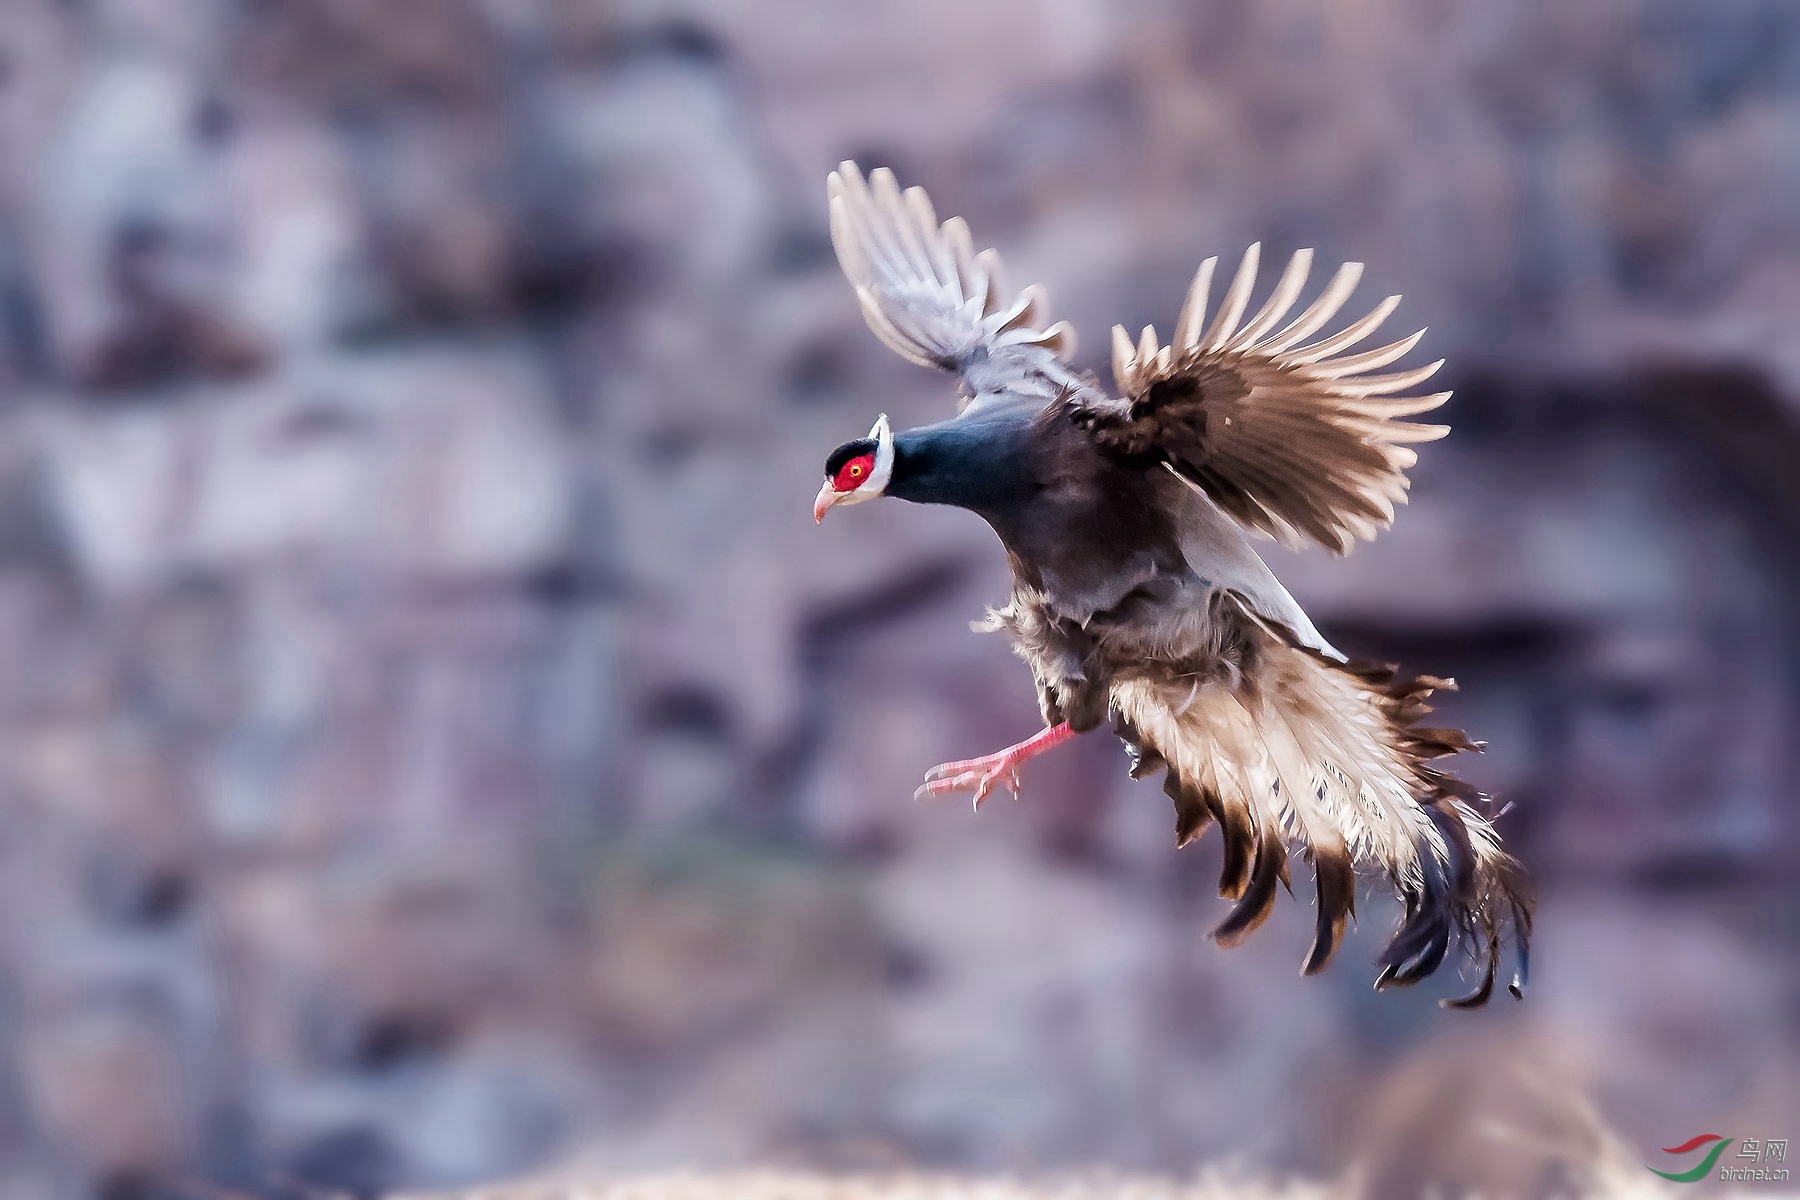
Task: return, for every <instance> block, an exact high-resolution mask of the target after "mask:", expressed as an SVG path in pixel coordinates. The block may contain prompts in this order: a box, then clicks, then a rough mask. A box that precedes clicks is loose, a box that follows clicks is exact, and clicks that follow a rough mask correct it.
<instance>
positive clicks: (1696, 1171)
mask: <svg viewBox="0 0 1800 1200" xmlns="http://www.w3.org/2000/svg"><path fill="white" fill-rule="evenodd" d="M1733 1142H1736V1143H1737V1148H1738V1149H1737V1153H1736V1154H1734V1155H1733V1156H1732V1161H1731V1162H1729V1163H1727V1164H1726V1165H1724V1166H1722V1167H1718V1162H1719V1155H1721V1154H1723V1153H1725V1148H1726V1147H1727V1146H1729V1145H1731V1144H1732V1143H1733ZM1702 1146H1705V1147H1707V1151H1706V1155H1705V1157H1703V1158H1701V1160H1700V1161H1699V1163H1698V1164H1696V1165H1695V1166H1693V1167H1690V1168H1689V1169H1687V1170H1685V1171H1657V1170H1656V1168H1655V1167H1651V1168H1650V1170H1652V1171H1655V1172H1656V1174H1658V1175H1661V1176H1662V1177H1663V1178H1664V1179H1672V1180H1674V1181H1675V1182H1676V1183H1698V1182H1700V1181H1701V1180H1702V1179H1705V1178H1706V1177H1707V1176H1709V1175H1711V1174H1712V1173H1713V1168H1714V1167H1718V1172H1719V1178H1720V1179H1722V1180H1728V1181H1737V1182H1740V1183H1785V1182H1787V1179H1788V1171H1787V1167H1785V1166H1779V1167H1775V1166H1770V1165H1768V1164H1770V1163H1785V1162H1787V1148H1788V1143H1787V1139H1786V1138H1753V1137H1747V1138H1728V1137H1720V1136H1719V1135H1718V1134H1716V1133H1703V1134H1701V1135H1700V1136H1699V1137H1693V1138H1689V1139H1688V1140H1687V1141H1685V1142H1683V1143H1681V1145H1679V1146H1664V1147H1663V1153H1664V1154H1692V1153H1693V1152H1694V1151H1696V1150H1698V1149H1700V1147H1702Z"/></svg>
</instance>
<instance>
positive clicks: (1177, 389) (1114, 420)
mask: <svg viewBox="0 0 1800 1200" xmlns="http://www.w3.org/2000/svg"><path fill="white" fill-rule="evenodd" d="M1258 253H1259V247H1258V246H1251V247H1250V249H1249V250H1248V251H1247V252H1246V253H1245V254H1244V260H1243V263H1242V264H1241V265H1240V266H1239V267H1238V270H1237V274H1236V276H1235V277H1233V279H1232V281H1231V286H1230V287H1229V288H1227V289H1226V292H1225V297H1224V301H1223V303H1222V304H1221V306H1220V308H1219V310H1218V313H1217V315H1215V316H1214V317H1213V319H1212V321H1211V323H1210V324H1209V323H1208V322H1207V319H1206V307H1207V293H1208V291H1209V289H1210V286H1211V283H1212V275H1213V268H1214V266H1215V265H1216V264H1217V262H1218V260H1217V259H1214V258H1209V259H1207V260H1206V262H1205V263H1203V264H1202V265H1201V267H1200V270H1199V272H1198V273H1197V274H1196V275H1195V276H1194V283H1193V287H1192V288H1191V289H1190V290H1189V291H1188V297H1187V303H1186V304H1184V305H1183V306H1182V310H1181V316H1180V318H1179V320H1178V321H1177V322H1176V330H1175V335H1174V338H1173V340H1172V342H1171V343H1170V344H1169V345H1168V346H1162V345H1159V344H1158V342H1157V340H1156V331H1155V329H1154V328H1149V327H1146V328H1145V330H1144V333H1143V337H1142V338H1141V339H1140V341H1139V342H1138V344H1137V345H1135V346H1134V345H1133V344H1132V342H1131V339H1130V337H1129V336H1127V334H1126V333H1125V330H1124V329H1122V328H1120V327H1118V326H1114V327H1113V376H1114V378H1115V380H1116V382H1117V384H1118V388H1119V390H1120V392H1121V393H1123V394H1122V395H1121V396H1120V397H1119V398H1117V399H1113V398H1111V397H1101V396H1099V395H1097V393H1096V392H1095V391H1092V390H1090V391H1088V392H1085V393H1083V394H1082V395H1080V396H1078V397H1077V398H1076V400H1075V403H1074V405H1073V407H1072V409H1071V415H1072V417H1073V418H1074V419H1075V421H1076V422H1077V423H1078V424H1080V425H1082V426H1083V427H1084V428H1086V429H1087V430H1088V431H1089V433H1090V435H1091V436H1092V437H1093V438H1094V440H1095V441H1096V442H1097V443H1098V444H1099V445H1100V447H1101V448H1102V449H1104V450H1107V451H1110V452H1113V453H1119V454H1125V455H1131V456H1148V457H1151V458H1153V459H1160V460H1161V461H1162V462H1163V463H1164V464H1166V465H1167V466H1168V468H1169V469H1170V470H1172V471H1174V472H1175V473H1176V474H1177V475H1179V476H1181V477H1182V478H1183V479H1185V480H1187V481H1188V482H1189V483H1190V484H1192V485H1194V486H1196V487H1198V488H1200V489H1201V490H1202V491H1204V492H1205V493H1206V494H1207V495H1208V496H1210V497H1212V499H1213V500H1214V501H1215V502H1216V503H1217V504H1218V505H1219V507H1221V508H1223V509H1224V510H1225V511H1226V512H1228V513H1230V514H1231V515H1232V516H1233V517H1235V518H1236V519H1237V520H1238V521H1240V522H1241V523H1243V524H1244V525H1247V526H1249V527H1250V528H1252V529H1257V530H1261V531H1262V532H1264V533H1267V534H1270V535H1272V536H1274V537H1277V538H1279V539H1281V540H1282V541H1284V542H1287V543H1289V544H1290V545H1292V544H1297V543H1298V542H1300V541H1301V540H1302V539H1311V540H1312V541H1315V542H1318V543H1319V544H1320V545H1322V546H1326V547H1329V548H1330V549H1332V550H1335V551H1337V552H1338V553H1340V554H1343V553H1347V552H1348V551H1349V549H1350V547H1351V546H1352V545H1353V544H1354V541H1355V539H1356V538H1359V537H1360V538H1365V539H1369V538H1373V537H1375V535H1376V534H1377V533H1378V532H1379V531H1380V530H1382V529H1385V528H1386V527H1387V526H1388V524H1389V523H1390V522H1392V521H1393V519H1394V506H1395V505H1396V504H1403V503H1405V502H1406V488H1407V480H1406V471H1407V469H1408V468H1410V467H1411V466H1412V465H1413V464H1414V463H1416V462H1417V461H1418V456H1417V455H1416V454H1415V453H1414V452H1413V451H1412V450H1411V448H1410V447H1408V446H1407V445H1406V443H1409V442H1428V441H1433V440H1435V439H1437V438H1440V437H1443V436H1444V434H1446V433H1448V432H1449V431H1450V430H1449V427H1448V426H1446V425H1420V424H1416V423H1413V422H1410V421H1403V420H1400V419H1399V418H1401V417H1407V416H1412V415H1413V414H1415V413H1422V412H1428V411H1430V410H1431V409H1434V408H1437V407H1438V406H1439V405H1441V404H1442V403H1443V402H1444V401H1446V400H1448V399H1449V398H1450V393H1449V392H1436V393H1433V394H1431V395H1425V396H1406V395H1401V394H1399V393H1403V392H1405V391H1407V390H1408V389H1410V388H1412V387H1414V386H1415V385H1417V384H1419V383H1422V382H1424V381H1425V380H1426V379H1428V378H1430V377H1431V376H1432V375H1433V374H1435V373H1436V371H1437V369H1438V368H1439V367H1440V366H1442V365H1443V361H1442V360H1441V359H1440V360H1439V361H1437V362H1434V363H1431V364H1429V365H1427V366H1423V367H1418V368H1416V369H1414V370H1407V371H1397V372H1393V373H1389V374H1371V372H1374V371H1376V370H1377V369H1378V368H1381V367H1385V366H1387V365H1388V364H1390V363H1392V362H1394V361H1396V360H1398V359H1399V358H1400V357H1401V356H1402V355H1404V354H1406V352H1407V351H1409V350H1411V349H1412V348H1413V346H1414V345H1416V344H1417V343H1418V340H1419V338H1420V337H1422V336H1423V335H1424V333H1425V331H1424V330H1423V329H1421V330H1419V332H1418V333H1415V334H1413V335H1412V336H1410V337H1405V338H1402V339H1400V340H1399V341H1397V342H1393V343H1391V344H1390V345H1386V346H1383V347H1381V348H1380V349H1378V350H1366V351H1363V352H1362V353H1359V354H1346V353H1344V352H1345V351H1346V350H1348V349H1350V347H1352V346H1354V345H1356V344H1357V343H1358V342H1361V341H1362V340H1363V339H1365V338H1367V337H1368V336H1369V335H1370V334H1371V333H1373V332H1374V331H1375V329H1376V328H1377V327H1378V326H1379V325H1380V324H1381V323H1382V322H1383V321H1384V320H1386V319H1387V317H1388V315H1389V314H1390V313H1392V312H1393V311H1394V306H1395V305H1397V304H1399V302H1400V297H1398V296H1389V297H1388V298H1387V299H1386V300H1383V301H1382V302H1381V303H1380V304H1379V305H1377V306H1376V308H1375V310H1374V311H1373V312H1371V313H1369V314H1368V315H1367V316H1365V317H1363V318H1361V319H1360V320H1358V321H1354V322H1352V323H1351V324H1349V325H1347V326H1345V327H1344V328H1343V329H1341V330H1339V331H1338V332H1337V333H1334V334H1332V335H1330V336H1329V337H1323V338H1319V339H1317V340H1316V341H1315V340H1309V339H1312V338H1313V336H1314V335H1315V334H1317V333H1318V331H1319V330H1320V329H1322V328H1324V326H1325V324H1326V323H1327V322H1328V321H1330V320H1331V318H1332V317H1333V316H1334V315H1336V313H1337V311H1338V309H1339V308H1341V307H1342V306H1343V304H1344V301H1346V300H1347V299H1349V297H1350V293H1351V291H1352V290H1354V289H1355V287H1356V284H1357V280H1358V279H1359V278H1360V277H1361V275H1362V264H1361V263H1346V264H1344V266H1342V267H1340V268H1339V269H1338V272H1337V274H1336V275H1335V276H1334V277H1333V278H1332V280H1331V282H1330V283H1328V284H1327V285H1326V286H1325V290H1324V291H1323V292H1322V293H1320V295H1319V297H1318V299H1317V300H1315V301H1313V303H1312V304H1311V305H1310V306H1308V307H1307V308H1306V309H1305V310H1304V311H1303V312H1301V313H1300V315H1299V316H1297V317H1295V318H1293V319H1292V320H1291V321H1288V322H1287V323H1286V324H1285V325H1283V324H1282V323H1281V322H1282V320H1283V318H1285V317H1286V316H1287V314H1288V311H1289V309H1291V308H1292V307H1293V305H1294V302H1295V301H1296V300H1297V299H1299V296H1300V292H1301V289H1302V288H1304V287H1305V286H1306V276H1307V272H1308V269H1309V268H1310V267H1311V265H1312V251H1310V250H1302V251H1300V252H1299V253H1298V254H1295V255H1294V257H1293V259H1292V260H1291V261H1289V263H1288V265H1287V269H1286V270H1284V271H1283V272H1282V274H1281V278H1280V280H1279V281H1277V283H1276V284H1275V290H1274V292H1273V293H1271V294H1270V296H1269V298H1268V300H1267V301H1266V302H1265V303H1264V304H1263V306H1262V308H1261V309H1259V310H1258V311H1257V313H1256V315H1255V316H1253V317H1251V318H1250V319H1249V320H1248V321H1243V320H1242V318H1243V316H1244V313H1245V311H1246V309H1247V308H1248V307H1249V301H1250V293H1251V290H1252V288H1253V287H1254V286H1255V282H1256V265H1257V257H1258ZM1240 322H1241V323H1240Z"/></svg>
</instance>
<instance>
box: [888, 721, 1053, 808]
mask: <svg viewBox="0 0 1800 1200" xmlns="http://www.w3.org/2000/svg"><path fill="white" fill-rule="evenodd" d="M1074 736H1075V731H1074V730H1073V729H1070V728H1069V723H1068V722H1067V721H1064V722H1063V723H1062V724H1060V725H1052V726H1051V727H1050V728H1048V729H1043V730H1039V731H1038V732H1037V733H1035V734H1033V735H1032V736H1031V737H1028V738H1026V739H1025V740H1024V741H1022V742H1020V743H1019V744H1018V745H1016V746H1008V747H1007V748H1006V749H1004V750H1002V751H1000V752H999V753H997V754H989V755H986V756H985V757H982V758H969V759H964V760H963V761H962V762H947V763H944V764H943V765H942V766H936V767H933V768H931V770H929V771H927V772H925V786H924V787H921V788H920V789H919V790H918V791H916V792H914V793H913V799H915V800H917V799H920V798H922V797H926V796H942V795H944V794H945V793H947V792H966V791H970V790H971V789H972V790H973V791H974V792H975V808H976V809H977V810H980V808H981V802H982V801H983V800H986V799H987V796H988V793H989V792H991V791H993V790H994V786H995V785H996V784H1002V785H1004V786H1005V787H1006V790H1007V791H1009V792H1011V793H1012V794H1013V795H1014V796H1017V795H1018V794H1019V765H1020V764H1021V763H1023V762H1024V761H1025V760H1026V759H1028V758H1035V757H1037V756H1038V755H1040V754H1042V753H1043V752H1044V751H1046V750H1048V749H1050V747H1052V746H1060V745H1061V744H1062V743H1064V742H1066V741H1068V740H1069V739H1070V738H1072V737H1074Z"/></svg>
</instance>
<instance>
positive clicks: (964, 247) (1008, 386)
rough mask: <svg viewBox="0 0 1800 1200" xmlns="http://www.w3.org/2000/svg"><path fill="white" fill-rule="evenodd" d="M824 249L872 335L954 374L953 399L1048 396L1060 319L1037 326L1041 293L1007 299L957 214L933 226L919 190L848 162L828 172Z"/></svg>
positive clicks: (1068, 337)
mask: <svg viewBox="0 0 1800 1200" xmlns="http://www.w3.org/2000/svg"><path fill="white" fill-rule="evenodd" d="M828 188H829V192H830V196H831V243H832V245H833V246H835V247H836V248H837V256H838V263H839V265H841V266H842V267H843V269H844V274H845V275H846V276H847V277H848V278H849V280H850V283H851V284H852V286H854V287H855V288H856V298H857V299H858V300H859V301H860V302H861V304H862V310H863V317H864V318H865V319H866V320H867V321H868V322H869V328H870V329H873V330H874V331H875V334H876V336H878V337H879V338H881V340H882V341H884V342H886V343H887V344H888V346H889V347H890V348H892V349H893V350H894V351H895V352H896V353H898V354H899V355H900V356H901V357H903V358H906V359H909V360H910V361H912V362H916V363H918V364H920V365H921V366H927V367H939V368H942V369H943V370H946V371H954V372H956V373H957V374H958V375H959V376H960V377H961V379H962V386H963V394H964V396H965V397H966V398H967V400H968V401H970V402H974V401H975V400H978V399H980V398H981V397H982V396H983V395H992V394H1013V395H1018V394H1025V395H1042V396H1043V398H1045V399H1050V398H1052V397H1054V396H1055V395H1056V394H1058V392H1059V391H1060V390H1061V388H1062V386H1063V385H1064V384H1065V383H1066V382H1069V373H1068V370H1067V368H1065V367H1063V366H1062V361H1063V360H1064V359H1066V358H1067V357H1068V356H1069V355H1070V354H1072V353H1074V350H1075V332H1074V330H1073V329H1072V328H1071V327H1070V326H1069V324H1068V323H1067V322H1066V321H1058V322H1057V323H1056V324H1054V325H1050V326H1047V327H1046V326H1045V325H1044V323H1043V315H1042V312H1041V310H1042V307H1043V303H1044V289H1043V288H1041V287H1039V286H1037V285H1035V284H1033V285H1032V286H1030V287H1027V288H1026V289H1024V290H1023V291H1021V292H1019V293H1018V294H1017V295H1012V294H1009V293H1008V292H1007V290H1006V288H1005V285H1004V284H1003V283H1002V282H1001V278H1000V256H999V255H998V254H996V253H994V251H992V250H983V251H982V252H981V253H980V254H976V253H974V250H973V247H972V246H971V244H970V241H969V227H968V225H967V224H966V223H965V222H964V221H963V219H962V218H961V217H951V218H950V219H949V220H948V221H945V222H944V223H943V224H941V225H940V224H939V223H938V219H937V214H936V213H935V212H934V211H933V210H932V207H931V199H930V197H928V196H927V195H926V194H925V190H924V189H923V188H916V187H913V188H908V189H906V191H905V192H902V191H901V190H900V186H899V184H898V183H896V182H895V181H894V173H893V172H892V171H890V170H888V169H887V168H886V167H881V168H879V169H877V170H875V171H872V172H870V174H869V178H868V179H867V181H865V180H864V179H863V176H862V172H861V171H859V170H858V169H857V166H856V164H855V163H853V162H846V163H843V164H842V165H840V166H839V167H838V169H837V170H836V171H833V172H832V173H831V178H830V180H829V183H828Z"/></svg>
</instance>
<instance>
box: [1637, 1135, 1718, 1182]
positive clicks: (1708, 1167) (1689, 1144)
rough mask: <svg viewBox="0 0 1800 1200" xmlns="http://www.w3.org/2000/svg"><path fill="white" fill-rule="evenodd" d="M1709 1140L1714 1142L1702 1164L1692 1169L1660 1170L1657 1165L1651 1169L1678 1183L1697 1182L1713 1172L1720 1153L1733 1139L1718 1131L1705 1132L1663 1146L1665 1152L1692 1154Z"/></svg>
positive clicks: (1701, 1161)
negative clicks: (1676, 1143) (1722, 1135)
mask: <svg viewBox="0 0 1800 1200" xmlns="http://www.w3.org/2000/svg"><path fill="white" fill-rule="evenodd" d="M1708 1142H1711V1143H1712V1149H1711V1150H1708V1151H1707V1152H1706V1157H1705V1158H1703V1159H1701V1160H1700V1165H1699V1166H1697V1167H1694V1168H1692V1169H1691V1170H1687V1171H1658V1170H1656V1168H1655V1167H1651V1168H1650V1170H1651V1171H1653V1172H1655V1173H1656V1174H1658V1175H1661V1176H1662V1177H1663V1178H1664V1179H1672V1180H1674V1181H1675V1182H1676V1183H1697V1182H1698V1181H1700V1180H1702V1179H1705V1178H1706V1177H1707V1176H1708V1175H1709V1174H1711V1173H1712V1169H1713V1164H1714V1163H1716V1162H1718V1161H1719V1155H1721V1154H1723V1153H1725V1147H1727V1146H1729V1145H1731V1139H1730V1138H1728V1137H1720V1136H1719V1135H1718V1134H1716V1133H1703V1134H1701V1135H1700V1136H1699V1137H1691V1138H1689V1139H1688V1140H1687V1141H1685V1142H1683V1143H1681V1145H1679V1146H1664V1147H1663V1148H1662V1152H1663V1153H1664V1154H1692V1153H1693V1152H1694V1151H1696V1150H1698V1149H1699V1148H1700V1147H1702V1146H1704V1145H1706V1144H1707V1143H1708Z"/></svg>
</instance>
